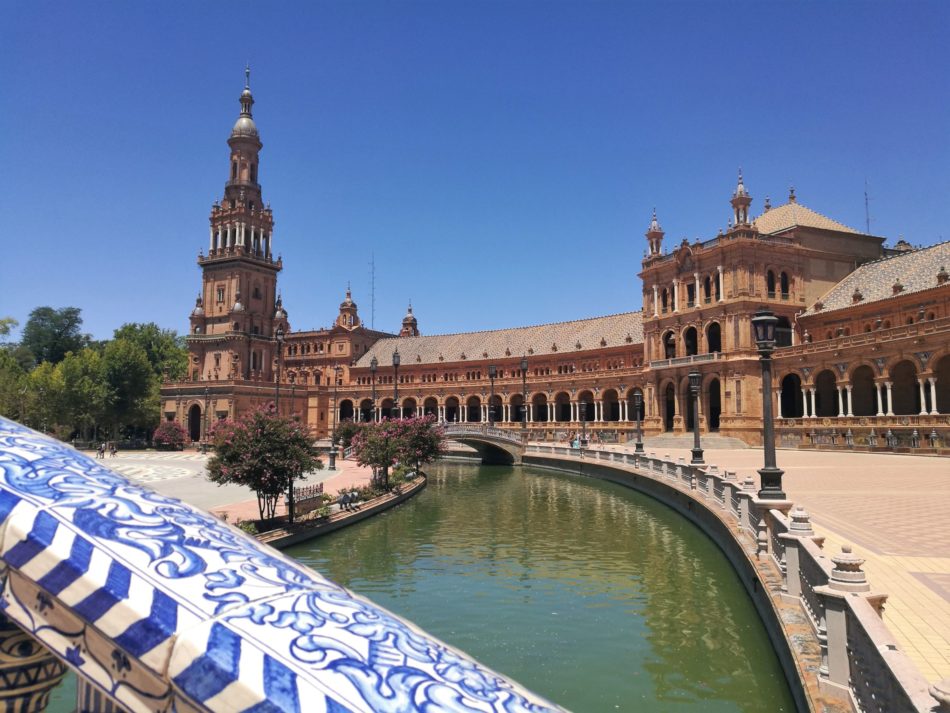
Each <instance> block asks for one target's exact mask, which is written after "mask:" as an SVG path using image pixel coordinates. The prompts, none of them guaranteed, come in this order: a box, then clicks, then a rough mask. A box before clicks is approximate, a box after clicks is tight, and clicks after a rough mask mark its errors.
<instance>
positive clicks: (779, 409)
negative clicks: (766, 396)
mask: <svg viewBox="0 0 950 713" xmlns="http://www.w3.org/2000/svg"><path fill="white" fill-rule="evenodd" d="M773 391H774V392H775V404H776V406H777V408H776V409H775V413H777V414H778V418H785V414H783V413H782V387H781V386H776V387H775V388H774V389H773Z"/></svg>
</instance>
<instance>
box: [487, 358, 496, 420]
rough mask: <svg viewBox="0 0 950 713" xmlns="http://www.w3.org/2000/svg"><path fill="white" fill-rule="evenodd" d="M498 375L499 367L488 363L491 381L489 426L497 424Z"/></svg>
mask: <svg viewBox="0 0 950 713" xmlns="http://www.w3.org/2000/svg"><path fill="white" fill-rule="evenodd" d="M496 376H498V367H497V366H495V365H494V364H489V365H488V379H489V380H490V381H491V395H490V396H489V397H488V427H489V428H491V427H492V426H494V425H495V377H496Z"/></svg>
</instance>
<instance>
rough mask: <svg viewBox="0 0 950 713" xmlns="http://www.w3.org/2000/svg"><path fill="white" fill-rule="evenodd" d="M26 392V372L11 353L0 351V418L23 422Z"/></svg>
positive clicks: (4, 350) (27, 389)
mask: <svg viewBox="0 0 950 713" xmlns="http://www.w3.org/2000/svg"><path fill="white" fill-rule="evenodd" d="M28 391H29V388H28V382H27V377H26V370H24V369H23V367H21V366H20V364H19V362H17V360H16V357H14V355H13V352H12V351H8V350H6V349H0V416H6V417H7V418H12V419H14V420H16V421H24V420H25V413H26V401H27V394H28Z"/></svg>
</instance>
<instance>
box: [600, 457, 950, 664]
mask: <svg viewBox="0 0 950 713" xmlns="http://www.w3.org/2000/svg"><path fill="white" fill-rule="evenodd" d="M614 448H621V449H622V450H629V451H630V452H632V451H633V446H632V445H630V446H629V447H627V446H624V447H614ZM645 450H646V452H647V454H651V453H655V454H656V455H657V456H660V457H664V456H666V455H667V454H669V455H670V456H672V457H673V458H679V457H683V458H685V460H686V462H687V463H688V462H689V459H690V458H691V454H690V452H689V450H687V449H681V448H663V447H659V448H651V446H650V443H649V441H646V442H645ZM705 460H706V462H707V463H710V464H712V463H714V464H716V465H717V466H718V467H719V469H720V470H734V471H736V472H737V474H738V477H739V480H740V481H741V480H742V479H743V478H744V477H745V476H747V475H753V476H755V478H756V481H758V475H756V473H755V471H756V470H757V469H758V468H760V467H762V449H760V448H751V449H742V450H733V449H723V450H707V451H706V453H705ZM777 460H778V465H779V467H780V468H782V469H784V470H785V477H784V479H783V487H784V489H785V492H786V493H787V494H788V497H789V499H790V500H792V501H794V502H796V503H800V504H802V505H803V506H804V507H805V509H806V510H808V512H809V514H810V515H811V519H812V524H813V526H814V529H815V532H816V534H819V535H824V536H825V537H826V538H827V539H826V542H825V550H827V551H828V552H831V553H837V552H839V551H840V549H841V545H842V544H843V543H851V544H853V545H854V551H855V554H858V555H860V556H861V557H864V558H865V559H866V560H867V562H866V563H865V565H864V571H865V572H866V573H867V576H868V581H869V582H870V584H871V587H872V589H873V590H874V591H878V592H884V593H886V594H888V595H889V596H888V600H887V604H886V606H885V609H884V621H885V622H886V623H887V625H888V627H889V628H890V630H891V632H892V633H893V634H894V636H895V637H896V638H897V640H898V641H899V642H900V643H901V646H902V647H903V649H904V651H906V653H907V654H908V656H910V657H911V658H912V659H913V660H914V662H915V663H916V664H917V666H918V667H919V668H920V670H921V673H923V675H924V676H925V677H926V678H927V679H928V680H929V681H931V682H936V681H938V680H940V679H944V678H948V677H950V516H948V513H950V460H948V459H946V458H933V457H923V456H902V455H883V454H871V453H832V452H828V453H822V452H815V451H794V450H779V451H778V453H777Z"/></svg>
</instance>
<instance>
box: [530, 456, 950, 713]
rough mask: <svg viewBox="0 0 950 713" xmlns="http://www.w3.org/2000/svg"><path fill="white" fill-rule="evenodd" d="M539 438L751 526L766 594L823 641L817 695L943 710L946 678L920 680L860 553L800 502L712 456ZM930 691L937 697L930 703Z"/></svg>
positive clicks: (865, 712)
mask: <svg viewBox="0 0 950 713" xmlns="http://www.w3.org/2000/svg"><path fill="white" fill-rule="evenodd" d="M547 448H549V447H545V446H538V445H534V444H531V445H529V446H527V448H526V455H531V454H533V453H534V454H541V453H552V452H553V453H554V454H556V455H559V456H565V457H570V458H577V459H581V458H583V459H585V460H591V459H593V460H596V461H601V460H606V461H609V463H607V464H604V466H605V467H620V468H623V469H625V470H632V471H633V472H636V473H637V474H638V475H640V476H643V477H648V478H652V479H654V480H657V481H661V482H663V483H665V484H667V485H668V486H669V487H671V488H674V489H675V490H677V491H680V492H686V493H687V494H688V495H689V497H692V498H693V500H694V501H695V502H696V503H698V504H700V506H701V507H705V508H708V509H709V510H711V511H713V512H718V513H719V514H720V516H721V517H723V518H724V519H726V520H727V521H730V522H731V524H732V527H731V528H730V531H731V532H734V533H738V532H745V533H748V534H749V535H751V536H752V537H753V542H754V543H755V545H754V546H751V545H749V544H748V541H746V542H745V543H743V541H742V540H739V541H738V544H739V546H740V547H742V548H743V549H744V551H745V552H746V553H747V554H748V555H749V556H750V557H751V558H755V559H758V560H759V561H761V562H765V563H766V564H767V566H769V567H774V568H775V569H776V570H777V571H778V572H779V573H780V575H781V581H782V587H781V591H780V592H774V593H772V596H774V597H775V598H778V599H779V600H780V601H784V602H788V603H792V604H797V605H798V606H799V607H800V608H801V610H802V612H803V613H804V615H805V618H806V619H807V620H808V622H809V623H810V624H811V628H812V631H813V632H814V635H815V638H816V640H817V643H818V646H819V648H820V650H821V665H820V667H819V669H818V671H817V673H816V675H817V684H818V689H819V690H820V691H822V692H823V693H824V694H825V695H827V696H830V697H837V698H840V699H841V700H842V701H843V702H844V703H845V704H847V705H850V707H851V709H852V710H853V711H856V712H857V713H890V712H892V711H915V712H916V713H931V712H932V711H943V710H946V708H942V707H940V705H941V703H942V704H943V705H944V706H946V705H948V704H950V700H947V696H946V691H950V681H943V682H940V683H939V684H937V685H935V686H933V687H928V682H927V681H926V679H924V678H923V676H922V675H921V674H920V672H919V671H918V670H917V668H916V667H915V666H914V664H913V662H912V661H911V660H910V659H909V658H908V657H907V655H906V654H905V653H904V652H903V651H901V650H900V648H899V647H898V646H897V644H896V642H895V640H894V638H893V636H892V635H891V633H890V632H889V631H888V629H887V627H886V626H885V624H884V622H883V620H882V619H881V611H882V608H883V607H882V603H883V599H884V598H885V596H884V595H881V594H873V593H871V592H870V586H869V585H867V581H866V578H865V576H864V572H863V571H861V567H860V565H861V564H862V563H863V560H861V559H860V558H857V557H855V556H854V555H852V554H851V552H850V547H847V546H846V547H844V548H843V551H842V552H841V553H840V554H838V555H835V556H832V557H829V556H828V555H827V554H826V552H825V551H824V550H823V549H822V545H823V542H824V539H823V538H821V537H818V536H816V535H815V533H814V532H813V531H812V529H811V525H810V521H809V518H808V514H807V513H806V512H805V511H804V510H803V509H801V508H800V507H793V506H792V504H791V503H789V502H785V501H782V502H776V501H771V500H766V501H763V500H759V499H758V497H757V493H756V492H755V490H754V488H753V485H754V483H752V482H751V481H750V479H748V478H747V479H746V480H745V481H744V482H740V481H739V480H738V479H736V477H735V473H733V472H730V471H723V472H719V471H718V469H717V468H716V466H714V465H709V466H693V465H690V464H686V463H683V462H682V459H680V462H674V461H672V460H671V459H670V458H669V456H667V457H666V458H658V457H656V454H655V453H651V454H649V455H639V454H630V453H627V454H626V455H623V456H621V457H618V454H617V453H610V452H609V451H603V450H599V449H596V448H595V449H588V450H587V452H586V453H584V452H578V451H577V450H576V449H570V448H560V447H557V448H552V449H550V450H547ZM599 465H600V464H599ZM694 490H695V491H697V492H693V491H694ZM792 648H793V650H794V649H795V647H792ZM935 698H936V699H937V701H940V702H941V703H937V704H936V705H935V700H934V699H935Z"/></svg>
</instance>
